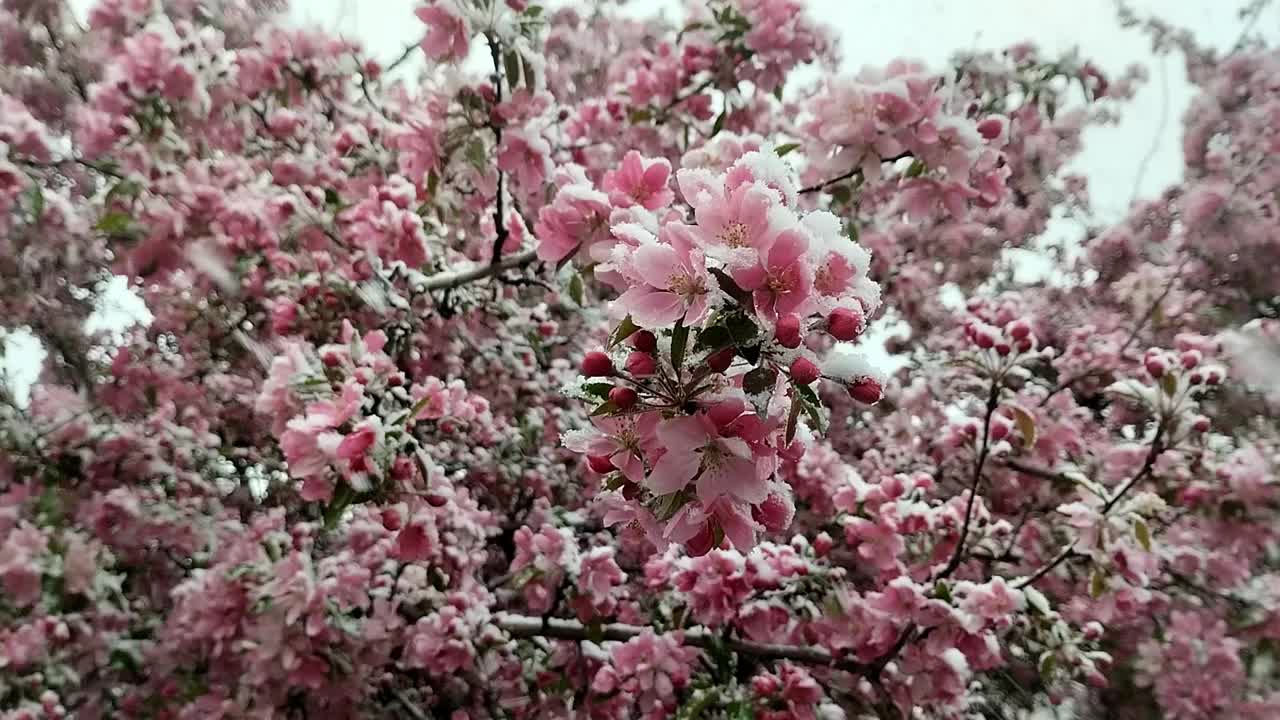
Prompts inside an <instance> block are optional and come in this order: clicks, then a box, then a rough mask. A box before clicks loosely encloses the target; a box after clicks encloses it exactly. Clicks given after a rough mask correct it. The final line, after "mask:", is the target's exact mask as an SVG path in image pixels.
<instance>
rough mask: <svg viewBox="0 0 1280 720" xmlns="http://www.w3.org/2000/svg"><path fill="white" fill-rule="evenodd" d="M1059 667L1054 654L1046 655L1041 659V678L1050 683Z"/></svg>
mask: <svg viewBox="0 0 1280 720" xmlns="http://www.w3.org/2000/svg"><path fill="white" fill-rule="evenodd" d="M1056 667H1058V657H1057V656H1056V655H1053V654H1052V653H1045V654H1044V655H1042V656H1041V657H1040V677H1041V678H1042V679H1043V680H1044V681H1045V682H1049V680H1050V679H1052V678H1053V671H1054V669H1055V668H1056Z"/></svg>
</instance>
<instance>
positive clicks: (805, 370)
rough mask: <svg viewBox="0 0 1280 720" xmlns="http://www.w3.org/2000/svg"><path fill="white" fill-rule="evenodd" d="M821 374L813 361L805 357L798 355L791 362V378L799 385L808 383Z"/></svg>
mask: <svg viewBox="0 0 1280 720" xmlns="http://www.w3.org/2000/svg"><path fill="white" fill-rule="evenodd" d="M821 376H822V371H821V370H819V369H818V366H817V365H814V364H813V361H812V360H810V359H809V358H806V357H798V358H796V359H795V360H794V361H792V363H791V380H792V381H794V382H797V383H799V384H801V385H808V384H809V383H811V382H813V381H814V380H817V379H818V378H819V377H821Z"/></svg>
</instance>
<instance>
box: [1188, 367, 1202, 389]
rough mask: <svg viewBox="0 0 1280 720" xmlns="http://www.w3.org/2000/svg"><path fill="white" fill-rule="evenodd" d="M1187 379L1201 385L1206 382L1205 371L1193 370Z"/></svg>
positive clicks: (1193, 383)
mask: <svg viewBox="0 0 1280 720" xmlns="http://www.w3.org/2000/svg"><path fill="white" fill-rule="evenodd" d="M1187 380H1188V381H1190V383H1191V384H1192V385H1200V384H1202V383H1204V373H1202V372H1200V371H1199V370H1192V371H1191V374H1190V375H1188V376H1187Z"/></svg>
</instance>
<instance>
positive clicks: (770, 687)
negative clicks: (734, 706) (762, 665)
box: [751, 674, 782, 697]
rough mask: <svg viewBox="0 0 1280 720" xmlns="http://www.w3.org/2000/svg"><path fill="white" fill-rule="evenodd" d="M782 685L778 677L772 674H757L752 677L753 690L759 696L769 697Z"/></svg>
mask: <svg viewBox="0 0 1280 720" xmlns="http://www.w3.org/2000/svg"><path fill="white" fill-rule="evenodd" d="M781 687H782V685H781V684H780V683H779V682H778V678H777V677H775V676H773V675H771V674H764V675H757V676H755V677H753V678H751V691H752V692H754V693H755V694H756V696H757V697H768V696H769V695H773V694H774V693H776V692H778V690H779V689H780V688H781Z"/></svg>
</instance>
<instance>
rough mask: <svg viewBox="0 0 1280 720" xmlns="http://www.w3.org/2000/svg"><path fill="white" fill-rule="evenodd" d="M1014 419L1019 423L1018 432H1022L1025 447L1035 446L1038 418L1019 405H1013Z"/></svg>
mask: <svg viewBox="0 0 1280 720" xmlns="http://www.w3.org/2000/svg"><path fill="white" fill-rule="evenodd" d="M1013 419H1014V420H1015V421H1016V422H1017V423H1018V432H1020V433H1022V439H1023V442H1025V443H1026V445H1025V447H1034V446H1035V444H1036V419H1035V418H1034V417H1032V416H1031V413H1029V412H1027V411H1026V410H1023V409H1022V408H1020V407H1018V406H1017V405H1014V406H1013Z"/></svg>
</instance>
